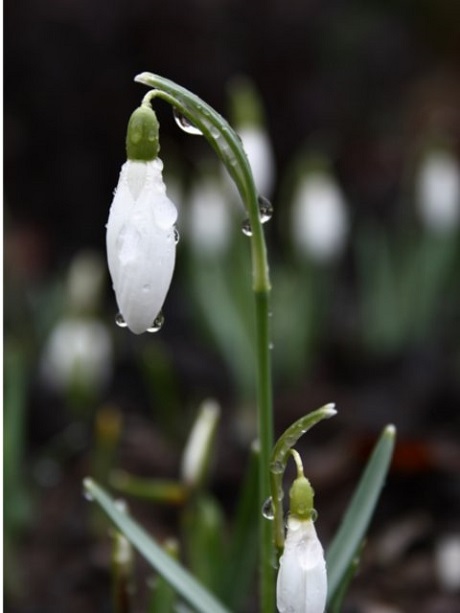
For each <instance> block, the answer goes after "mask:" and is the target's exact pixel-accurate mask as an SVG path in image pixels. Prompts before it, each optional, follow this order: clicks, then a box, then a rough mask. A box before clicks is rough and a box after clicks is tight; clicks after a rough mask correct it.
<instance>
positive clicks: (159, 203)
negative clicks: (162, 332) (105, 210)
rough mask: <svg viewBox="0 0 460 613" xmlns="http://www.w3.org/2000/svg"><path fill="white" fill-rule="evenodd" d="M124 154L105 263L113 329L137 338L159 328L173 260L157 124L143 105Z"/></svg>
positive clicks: (170, 207) (172, 212)
mask: <svg viewBox="0 0 460 613" xmlns="http://www.w3.org/2000/svg"><path fill="white" fill-rule="evenodd" d="M144 100H145V99H144ZM126 151H127V157H128V160H127V162H126V163H125V164H124V165H123V166H122V169H121V173H120V178H119V181H118V186H117V189H116V191H115V194H114V198H113V202H112V206H111V208H110V214H109V220H108V223H107V238H106V240H107V259H108V266H109V270H110V274H111V277H112V282H113V288H114V290H115V295H116V298H117V303H118V308H119V310H120V314H119V315H118V316H117V323H118V324H119V325H121V326H127V327H128V328H129V329H130V330H131V331H132V332H134V334H141V333H142V332H146V331H147V332H148V331H150V332H154V331H156V330H158V329H159V328H160V327H161V323H162V315H161V308H162V306H163V302H164V300H165V297H166V294H167V292H168V289H169V285H170V283H171V279H172V275H173V271H174V263H175V256H176V229H175V226H174V224H175V222H176V219H177V209H176V207H175V206H174V204H173V203H172V202H171V200H170V199H169V198H168V196H167V195H166V187H165V184H164V182H163V175H162V170H163V162H162V161H161V160H160V158H159V157H158V151H159V142H158V121H157V118H156V115H155V113H154V111H153V110H152V108H151V107H150V104H149V102H148V101H146V102H144V103H143V104H142V105H141V106H140V107H139V108H138V109H136V110H135V111H134V113H133V114H132V115H131V118H130V120H129V124H128V131H127V136H126Z"/></svg>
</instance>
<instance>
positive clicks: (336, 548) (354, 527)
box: [326, 425, 396, 603]
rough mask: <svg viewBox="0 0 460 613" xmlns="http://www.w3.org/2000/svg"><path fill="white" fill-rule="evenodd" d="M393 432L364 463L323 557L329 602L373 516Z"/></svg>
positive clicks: (388, 429) (386, 431) (387, 433)
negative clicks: (363, 468)
mask: <svg viewBox="0 0 460 613" xmlns="http://www.w3.org/2000/svg"><path fill="white" fill-rule="evenodd" d="M395 436H396V430H395V427H394V426H391V425H390V426H387V427H386V428H385V429H384V431H383V433H382V434H381V436H380V439H379V441H378V443H377V445H376V446H375V448H374V451H373V452H372V455H371V457H370V459H369V461H368V463H367V466H366V469H365V471H364V473H363V475H362V477H361V480H360V482H359V485H358V487H357V488H356V490H355V493H354V495H353V498H352V499H351V502H350V504H349V505H348V508H347V511H346V513H345V515H344V517H343V520H342V523H341V525H340V528H339V530H338V531H337V534H336V535H335V537H334V540H333V542H332V543H331V546H330V547H329V549H328V552H327V556H326V565H327V573H328V590H329V594H328V602H329V603H330V602H331V601H332V600H333V599H334V596H335V593H336V591H337V589H339V587H340V584H341V583H342V581H343V579H344V577H345V576H346V575H347V573H348V571H349V568H350V566H352V565H353V560H354V558H355V556H356V552H357V551H358V549H359V547H360V543H361V542H362V541H363V538H364V535H365V533H366V531H367V528H368V526H369V523H370V520H371V517H372V514H373V513H374V509H375V506H376V504H377V500H378V498H379V495H380V492H381V490H382V488H383V486H384V484H385V478H386V475H387V472H388V468H389V466H390V462H391V458H392V455H393V448H394V442H395Z"/></svg>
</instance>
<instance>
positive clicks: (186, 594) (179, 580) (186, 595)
mask: <svg viewBox="0 0 460 613" xmlns="http://www.w3.org/2000/svg"><path fill="white" fill-rule="evenodd" d="M83 485H84V488H85V491H86V494H87V495H88V497H89V498H91V499H93V500H94V501H96V502H97V503H98V504H99V505H100V506H101V507H102V508H103V509H104V511H105V512H106V513H107V515H108V516H109V517H110V519H111V520H112V521H113V522H114V523H115V525H116V526H117V527H118V528H119V529H120V530H121V531H122V532H123V534H124V535H125V536H126V538H127V539H128V540H129V541H130V542H131V543H132V544H133V545H134V547H135V548H136V549H137V550H138V551H139V553H141V554H142V555H143V556H144V558H145V559H146V560H147V561H148V562H149V563H150V564H151V565H152V566H153V568H155V570H156V571H157V572H158V573H160V575H162V576H163V577H164V578H165V579H166V580H167V581H169V583H170V584H171V585H172V586H173V587H174V588H175V589H176V591H177V592H178V593H179V594H180V595H181V596H182V598H183V599H184V600H185V601H186V602H188V603H189V604H190V605H191V606H192V607H193V608H194V609H196V611H199V612H200V613H229V612H228V610H227V609H225V607H224V606H223V605H222V604H221V603H220V602H219V601H218V600H217V599H216V598H215V597H214V596H213V595H212V594H211V593H210V592H209V591H208V590H206V589H205V588H204V587H203V586H202V585H200V584H199V583H198V582H197V581H196V579H194V577H193V576H192V575H191V574H190V573H189V572H187V571H186V570H185V569H184V568H183V567H182V566H181V565H180V564H178V563H177V562H176V561H175V560H173V559H172V558H171V557H170V556H169V555H168V554H167V553H166V552H165V551H164V550H163V549H162V548H161V547H160V546H159V545H158V544H157V543H155V541H154V540H153V539H152V538H151V537H150V535H149V534H147V532H146V531H145V530H144V529H143V528H141V527H140V526H139V525H138V524H137V523H136V522H135V521H133V520H132V519H131V518H130V517H129V516H127V515H124V514H123V513H122V512H121V511H120V510H119V509H117V506H116V504H115V502H114V500H113V499H112V498H111V497H110V496H109V495H108V494H107V493H106V492H105V491H104V490H103V489H102V488H101V487H99V485H97V483H95V482H94V481H93V480H92V479H89V478H87V479H85V480H84V482H83Z"/></svg>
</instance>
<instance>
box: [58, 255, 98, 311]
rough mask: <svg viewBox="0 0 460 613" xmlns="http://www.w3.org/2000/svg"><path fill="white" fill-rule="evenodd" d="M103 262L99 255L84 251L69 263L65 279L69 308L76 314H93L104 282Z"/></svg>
mask: <svg viewBox="0 0 460 613" xmlns="http://www.w3.org/2000/svg"><path fill="white" fill-rule="evenodd" d="M105 274H106V272H105V262H104V260H103V258H102V257H101V256H100V254H99V253H97V252H95V251H91V250H89V249H85V250H82V251H80V252H79V253H77V255H76V256H75V257H74V258H73V260H72V262H71V263H70V268H69V272H68V277H67V298H68V302H69V308H70V309H71V310H72V311H74V312H76V313H94V311H95V310H96V309H97V307H98V305H99V301H100V297H101V293H102V288H103V285H104V281H105Z"/></svg>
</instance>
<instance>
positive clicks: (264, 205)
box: [257, 196, 273, 223]
mask: <svg viewBox="0 0 460 613" xmlns="http://www.w3.org/2000/svg"><path fill="white" fill-rule="evenodd" d="M257 202H258V203H259V217H260V223H267V221H270V219H271V218H272V215H273V204H272V203H271V202H270V200H268V198H265V196H259V197H258V198H257Z"/></svg>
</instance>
